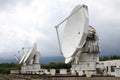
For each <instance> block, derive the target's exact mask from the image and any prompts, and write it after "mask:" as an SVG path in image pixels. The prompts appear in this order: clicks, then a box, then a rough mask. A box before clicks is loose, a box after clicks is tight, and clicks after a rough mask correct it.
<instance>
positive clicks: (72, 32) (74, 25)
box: [61, 5, 89, 63]
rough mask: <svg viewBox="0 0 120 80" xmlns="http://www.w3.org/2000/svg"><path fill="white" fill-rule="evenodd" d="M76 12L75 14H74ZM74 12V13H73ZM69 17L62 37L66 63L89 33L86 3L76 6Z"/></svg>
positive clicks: (81, 45)
mask: <svg viewBox="0 0 120 80" xmlns="http://www.w3.org/2000/svg"><path fill="white" fill-rule="evenodd" d="M73 13H74V14H73ZM71 14H73V15H71ZM71 14H70V15H71V16H70V17H69V18H68V19H67V22H66V26H65V28H64V33H63V37H62V43H61V48H62V53H63V56H64V57H65V58H66V61H65V62H66V63H68V62H70V60H71V59H72V57H73V56H74V55H75V54H76V53H77V51H78V49H81V48H82V47H83V45H84V43H85V41H86V37H87V34H88V22H89V21H88V9H87V6H85V5H78V6H76V7H75V8H74V9H73V11H72V12H71Z"/></svg>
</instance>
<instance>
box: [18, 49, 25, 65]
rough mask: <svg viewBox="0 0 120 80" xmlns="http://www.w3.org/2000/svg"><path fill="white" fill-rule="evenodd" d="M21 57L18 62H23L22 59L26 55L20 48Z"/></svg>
mask: <svg viewBox="0 0 120 80" xmlns="http://www.w3.org/2000/svg"><path fill="white" fill-rule="evenodd" d="M20 55H21V58H20V60H19V64H21V63H23V60H24V58H25V56H26V52H25V51H24V50H23V49H22V51H21V52H20Z"/></svg>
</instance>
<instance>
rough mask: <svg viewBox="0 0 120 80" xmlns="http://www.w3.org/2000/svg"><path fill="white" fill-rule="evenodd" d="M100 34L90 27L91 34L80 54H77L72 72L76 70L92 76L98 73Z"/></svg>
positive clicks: (79, 73) (80, 73)
mask: <svg viewBox="0 0 120 80" xmlns="http://www.w3.org/2000/svg"><path fill="white" fill-rule="evenodd" d="M99 52H100V51H99V45H98V36H97V34H96V32H95V30H93V28H92V27H89V34H88V36H87V39H86V43H85V45H84V46H83V48H82V49H81V52H80V53H78V55H75V60H74V61H73V64H72V68H71V73H72V72H76V73H78V75H80V76H82V75H86V76H87V77H91V76H92V75H94V74H96V63H97V62H98V61H99V56H98V54H99ZM76 57H77V58H76Z"/></svg>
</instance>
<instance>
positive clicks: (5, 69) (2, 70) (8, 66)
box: [0, 55, 120, 74]
mask: <svg viewBox="0 0 120 80" xmlns="http://www.w3.org/2000/svg"><path fill="white" fill-rule="evenodd" d="M115 59H120V56H116V55H114V56H109V57H108V56H101V57H100V61H106V60H115ZM40 65H41V68H42V69H48V70H49V69H56V72H57V73H58V72H59V69H67V70H68V72H69V70H70V68H71V64H70V63H69V64H65V63H64V62H63V63H54V62H51V63H49V64H40ZM20 67H21V65H20V64H16V63H1V64H0V74H9V73H10V70H20Z"/></svg>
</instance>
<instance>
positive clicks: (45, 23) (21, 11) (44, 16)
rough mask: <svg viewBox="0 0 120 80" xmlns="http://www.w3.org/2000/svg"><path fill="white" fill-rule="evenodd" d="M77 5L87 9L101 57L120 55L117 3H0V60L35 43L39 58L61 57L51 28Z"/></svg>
mask: <svg viewBox="0 0 120 80" xmlns="http://www.w3.org/2000/svg"><path fill="white" fill-rule="evenodd" d="M78 4H86V5H87V6H88V9H89V24H90V25H92V26H93V27H94V28H95V29H96V31H97V33H98V35H99V44H100V47H101V55H114V54H117V55H120V0H0V57H4V58H9V57H13V56H14V55H15V54H17V53H18V51H19V50H21V48H22V47H30V46H32V45H33V43H34V42H36V43H37V49H38V51H39V52H40V53H41V56H60V55H61V54H60V52H59V46H58V41H57V36H56V31H55V28H54V26H56V25H57V24H59V23H60V22H61V21H62V20H63V19H65V18H66V17H67V16H69V14H70V12H71V11H72V9H73V8H74V7H76V6H77V5H78Z"/></svg>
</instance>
